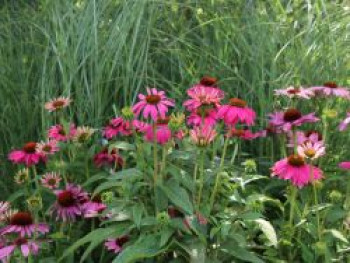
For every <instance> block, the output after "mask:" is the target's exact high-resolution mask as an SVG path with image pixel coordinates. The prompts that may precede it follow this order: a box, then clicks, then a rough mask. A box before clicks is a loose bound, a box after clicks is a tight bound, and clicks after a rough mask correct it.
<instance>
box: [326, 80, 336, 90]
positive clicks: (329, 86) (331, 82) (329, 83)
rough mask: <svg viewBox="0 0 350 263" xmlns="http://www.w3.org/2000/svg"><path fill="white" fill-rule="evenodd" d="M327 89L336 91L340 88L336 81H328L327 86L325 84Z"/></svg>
mask: <svg viewBox="0 0 350 263" xmlns="http://www.w3.org/2000/svg"><path fill="white" fill-rule="evenodd" d="M323 85H324V86H325V87H327V88H331V89H336V88H337V87H338V85H337V83H335V82H334V81H328V82H326V83H325V84H323Z"/></svg>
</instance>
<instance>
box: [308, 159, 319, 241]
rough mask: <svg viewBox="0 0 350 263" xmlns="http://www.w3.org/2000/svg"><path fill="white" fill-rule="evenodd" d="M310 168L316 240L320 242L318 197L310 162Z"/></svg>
mask: <svg viewBox="0 0 350 263" xmlns="http://www.w3.org/2000/svg"><path fill="white" fill-rule="evenodd" d="M310 167H311V171H310V172H311V182H312V190H313V193H314V202H315V206H316V221H317V236H318V240H321V237H322V230H321V223H320V212H319V210H318V195H317V188H316V184H315V178H314V167H313V165H312V162H311V164H310Z"/></svg>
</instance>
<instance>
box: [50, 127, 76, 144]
mask: <svg viewBox="0 0 350 263" xmlns="http://www.w3.org/2000/svg"><path fill="white" fill-rule="evenodd" d="M76 131H77V130H76V128H75V125H74V124H70V127H69V131H68V132H66V131H65V130H64V128H63V126H62V125H61V124H58V125H54V126H52V127H51V128H50V129H49V131H48V137H49V139H51V140H56V141H62V142H64V141H67V140H70V139H71V138H72V137H73V136H74V134H75V133H76Z"/></svg>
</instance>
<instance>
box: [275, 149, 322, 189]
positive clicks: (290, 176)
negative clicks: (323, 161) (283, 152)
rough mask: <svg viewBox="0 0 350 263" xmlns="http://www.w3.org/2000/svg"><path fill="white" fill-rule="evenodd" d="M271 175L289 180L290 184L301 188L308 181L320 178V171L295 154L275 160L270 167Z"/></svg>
mask: <svg viewBox="0 0 350 263" xmlns="http://www.w3.org/2000/svg"><path fill="white" fill-rule="evenodd" d="M272 176H277V177H279V178H280V179H284V180H290V181H291V182H292V184H294V185H295V186H297V187H299V188H301V187H303V186H305V185H307V184H308V183H309V182H312V181H314V180H319V179H321V178H322V171H321V170H320V169H319V168H317V167H315V166H311V165H309V164H306V163H305V161H304V158H303V157H302V156H300V155H297V154H296V155H290V156H289V157H288V158H284V159H282V160H280V161H278V162H276V163H275V164H274V166H273V167H272Z"/></svg>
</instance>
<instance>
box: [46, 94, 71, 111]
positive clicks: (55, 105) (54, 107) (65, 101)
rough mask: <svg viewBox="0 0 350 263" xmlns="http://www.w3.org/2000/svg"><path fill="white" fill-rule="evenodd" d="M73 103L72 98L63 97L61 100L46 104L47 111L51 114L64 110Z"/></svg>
mask: <svg viewBox="0 0 350 263" xmlns="http://www.w3.org/2000/svg"><path fill="white" fill-rule="evenodd" d="M71 102H72V100H71V99H70V98H68V97H62V96H61V97H59V98H55V99H52V100H51V101H49V102H46V103H45V109H47V110H48V111H49V112H54V111H58V110H62V109H63V108H65V107H67V106H69V104H70V103H71Z"/></svg>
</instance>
